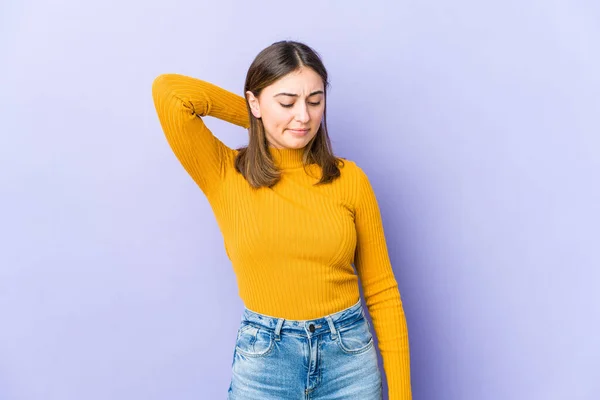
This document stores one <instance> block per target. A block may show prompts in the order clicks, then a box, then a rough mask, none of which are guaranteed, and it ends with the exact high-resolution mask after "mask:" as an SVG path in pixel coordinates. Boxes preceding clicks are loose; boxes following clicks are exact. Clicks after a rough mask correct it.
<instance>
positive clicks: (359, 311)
mask: <svg viewBox="0 0 600 400" xmlns="http://www.w3.org/2000/svg"><path fill="white" fill-rule="evenodd" d="M369 328H370V324H369V322H368V321H367V319H366V318H365V315H364V310H363V308H362V305H361V300H360V299H359V300H358V302H357V303H356V304H354V305H353V306H351V307H349V308H347V309H345V310H342V311H339V312H336V313H334V314H329V315H326V316H324V317H321V318H316V319H311V320H289V319H284V318H276V317H271V316H267V315H263V314H259V313H257V312H254V311H251V310H249V309H248V308H246V307H244V312H243V314H242V319H241V322H240V327H239V329H238V334H237V339H236V346H235V350H234V352H233V362H232V377H231V384H230V385H229V391H228V396H227V399H229V400H300V399H302V400H307V399H314V400H356V399H360V400H381V399H382V394H381V392H382V382H381V373H380V370H379V366H378V364H377V351H376V349H375V347H374V344H373V337H372V336H371V331H370V329H369Z"/></svg>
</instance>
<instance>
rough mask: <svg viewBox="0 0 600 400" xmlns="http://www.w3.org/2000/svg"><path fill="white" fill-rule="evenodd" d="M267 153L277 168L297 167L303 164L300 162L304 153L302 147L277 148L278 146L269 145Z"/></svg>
mask: <svg viewBox="0 0 600 400" xmlns="http://www.w3.org/2000/svg"><path fill="white" fill-rule="evenodd" d="M269 153H271V157H272V158H273V162H274V163H275V166H276V167H277V168H279V169H290V168H299V167H302V166H303V165H304V164H303V163H302V157H303V155H304V148H300V149H288V148H282V149H278V148H275V147H272V146H269Z"/></svg>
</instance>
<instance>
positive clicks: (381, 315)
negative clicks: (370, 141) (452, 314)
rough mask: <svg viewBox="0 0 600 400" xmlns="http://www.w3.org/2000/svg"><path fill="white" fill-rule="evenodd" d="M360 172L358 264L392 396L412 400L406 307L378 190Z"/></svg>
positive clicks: (356, 219)
mask: <svg viewBox="0 0 600 400" xmlns="http://www.w3.org/2000/svg"><path fill="white" fill-rule="evenodd" d="M358 173H359V183H358V195H357V196H358V198H357V203H356V208H355V214H354V221H355V225H356V232H357V245H356V254H355V257H354V266H355V268H356V271H357V273H358V276H359V278H360V281H361V284H362V288H363V293H364V296H365V301H366V304H367V308H368V309H369V314H370V315H371V319H372V321H373V326H374V328H375V334H376V335H377V341H378V346H379V351H380V353H381V357H382V359H383V368H384V371H385V375H386V378H387V382H388V393H389V400H409V399H411V398H412V394H411V393H412V392H411V383H410V353H409V345H408V328H407V325H406V318H405V316H404V309H403V307H402V301H401V299H400V292H399V290H398V284H397V282H396V279H395V277H394V271H393V270H392V265H391V262H390V258H389V255H388V250H387V244H386V240H385V235H384V231H383V223H382V219H381V213H380V210H379V205H378V203H377V199H376V197H375V193H374V191H373V188H372V186H371V183H370V182H369V179H368V177H367V175H366V174H365V173H364V172H363V171H362V169H360V168H358Z"/></svg>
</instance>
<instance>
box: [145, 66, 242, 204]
mask: <svg viewBox="0 0 600 400" xmlns="http://www.w3.org/2000/svg"><path fill="white" fill-rule="evenodd" d="M152 97H153V99H154V106H155V107H156V112H157V114H158V119H159V120H160V124H161V126H162V129H163V131H164V133H165V136H166V138H167V141H168V142H169V145H170V146H171V149H172V150H173V152H174V153H175V155H176V156H177V158H178V159H179V161H180V162H181V164H182V165H183V167H184V168H185V170H186V171H187V172H188V174H189V175H190V176H191V177H192V179H194V181H195V182H196V183H197V184H198V186H199V187H200V189H202V191H203V192H204V193H205V195H207V196H208V195H210V194H211V193H212V191H213V190H215V189H216V188H218V186H219V184H220V182H222V179H223V177H224V173H225V171H226V168H225V165H224V163H225V162H228V160H231V158H232V155H233V150H232V149H230V148H229V147H227V146H226V145H225V144H223V143H222V142H221V141H220V140H219V139H218V138H217V137H215V136H214V135H213V134H212V132H211V131H210V130H209V129H208V127H207V126H206V125H205V124H204V121H202V117H204V116H207V115H208V116H211V117H216V118H219V119H222V120H224V121H227V122H230V123H232V124H235V125H238V126H241V127H244V128H248V127H249V126H250V121H249V119H248V111H247V109H246V100H245V99H244V98H243V97H241V96H238V95H236V94H234V93H232V92H229V91H227V90H225V89H223V88H220V87H218V86H216V85H213V84H211V83H209V82H206V81H203V80H200V79H196V78H192V77H189V76H184V75H179V74H163V75H160V76H158V77H157V78H156V79H155V80H154V82H153V83H152Z"/></svg>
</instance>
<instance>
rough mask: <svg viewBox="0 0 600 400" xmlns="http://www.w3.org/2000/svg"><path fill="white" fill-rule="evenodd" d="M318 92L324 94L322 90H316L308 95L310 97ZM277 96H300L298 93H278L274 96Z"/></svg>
mask: <svg viewBox="0 0 600 400" xmlns="http://www.w3.org/2000/svg"><path fill="white" fill-rule="evenodd" d="M316 94H323V91H322V90H317V91H316V92H312V93H311V94H309V95H308V97H310V96H314V95H316ZM277 96H290V97H299V96H298V95H297V94H294V93H277V94H276V95H275V96H273V97H277Z"/></svg>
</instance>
